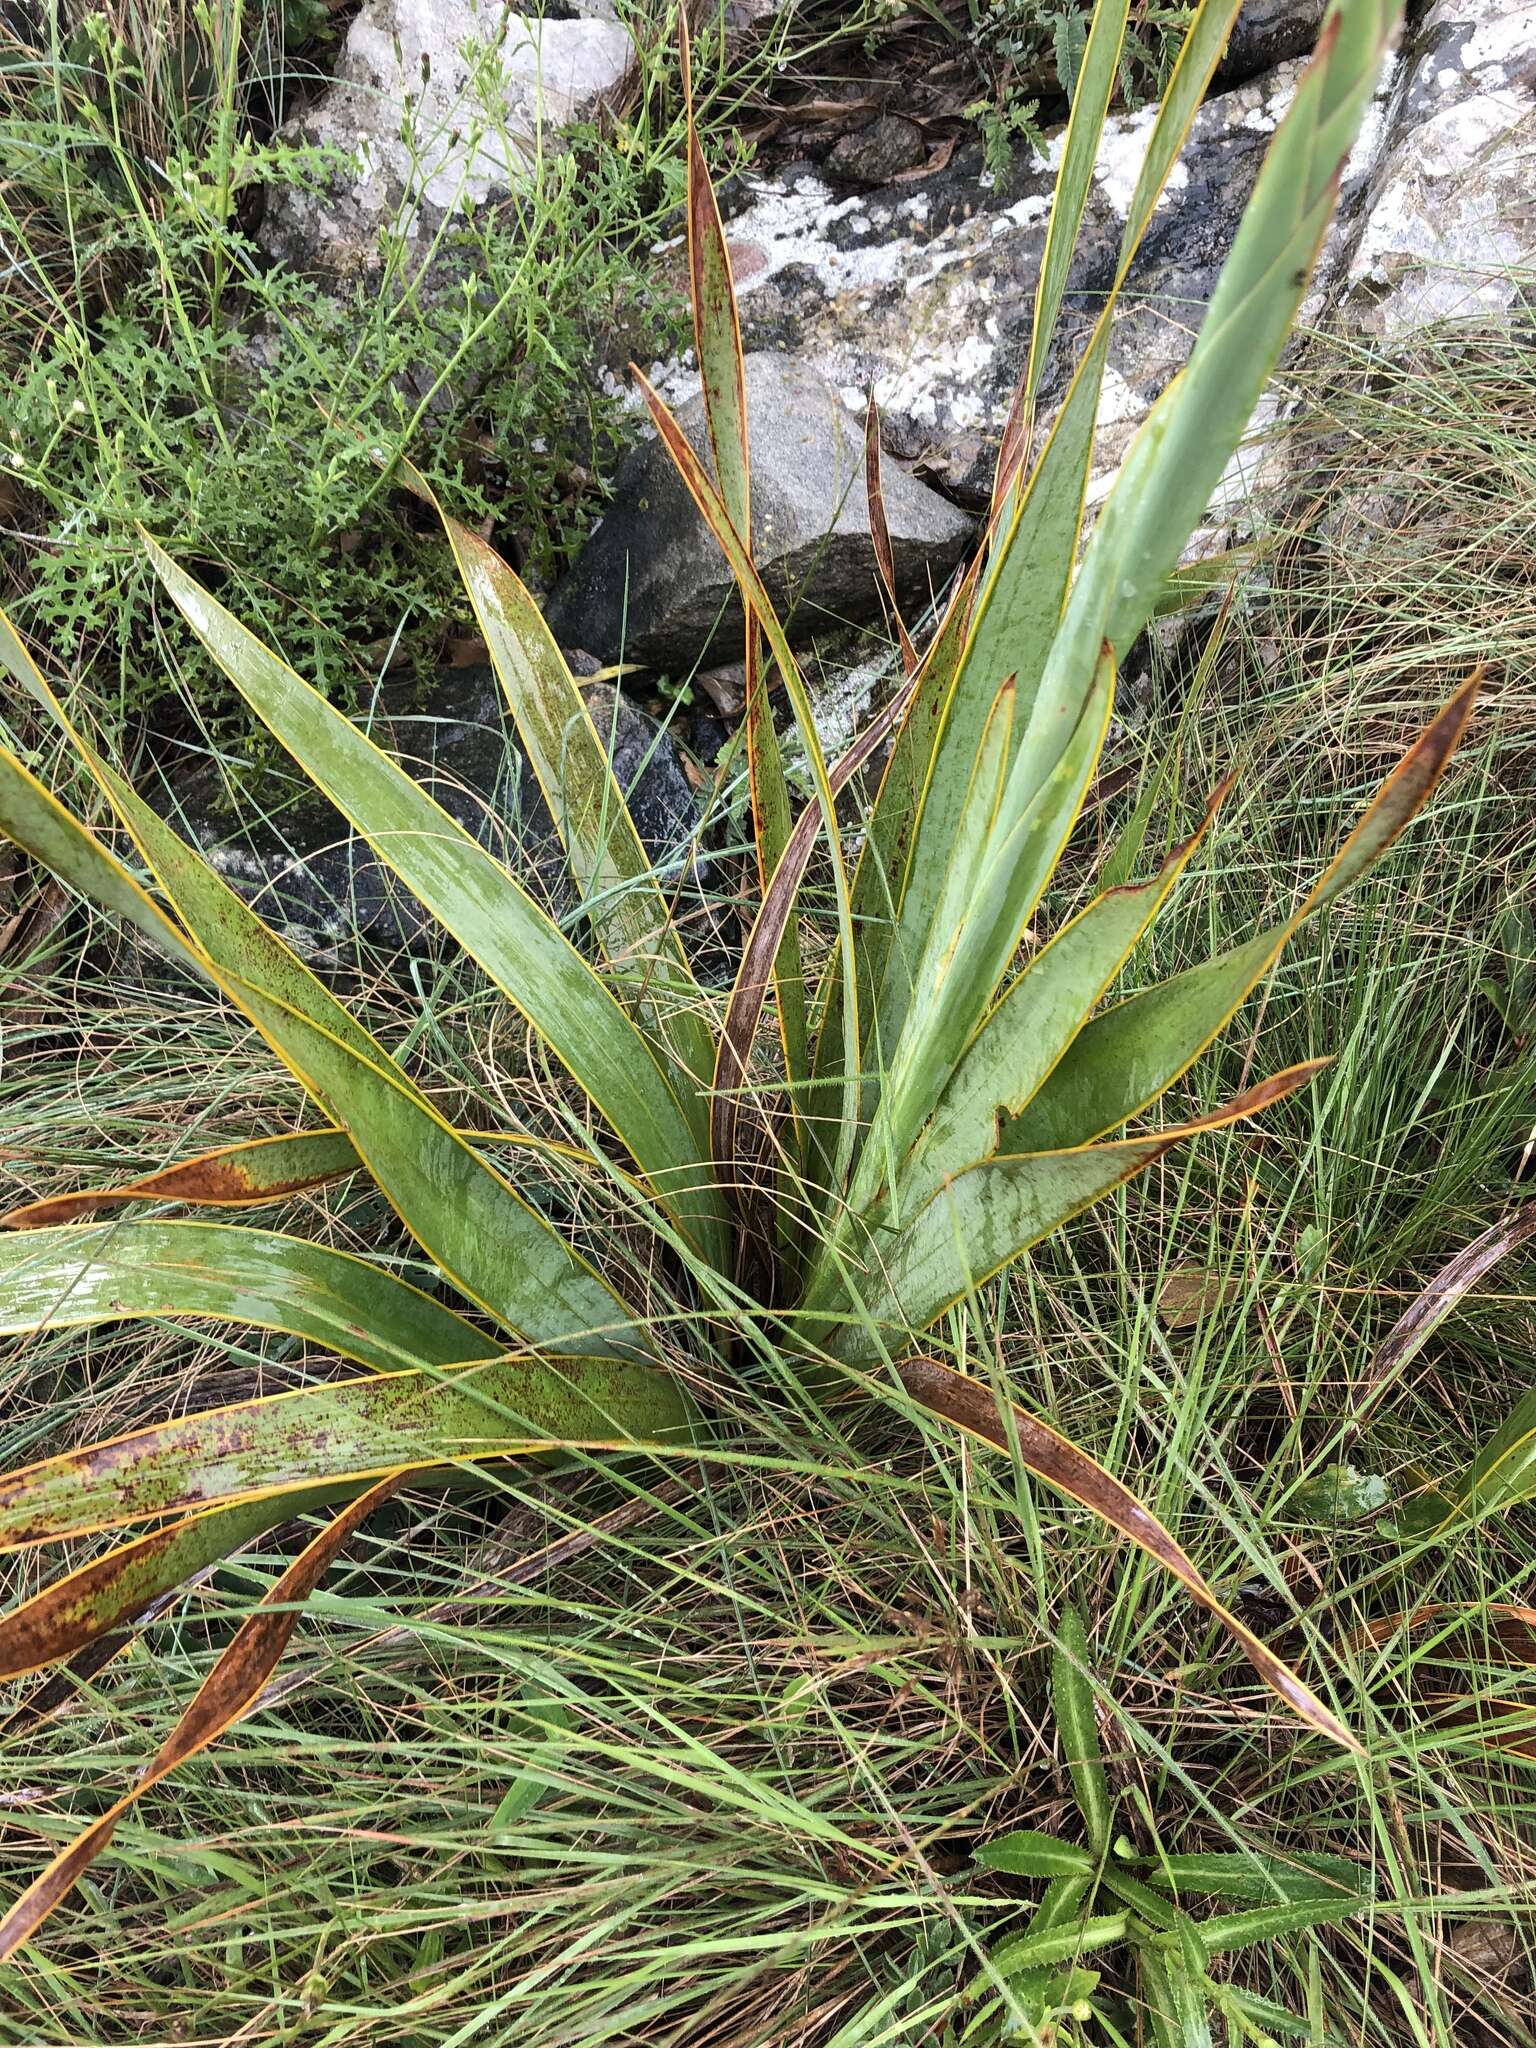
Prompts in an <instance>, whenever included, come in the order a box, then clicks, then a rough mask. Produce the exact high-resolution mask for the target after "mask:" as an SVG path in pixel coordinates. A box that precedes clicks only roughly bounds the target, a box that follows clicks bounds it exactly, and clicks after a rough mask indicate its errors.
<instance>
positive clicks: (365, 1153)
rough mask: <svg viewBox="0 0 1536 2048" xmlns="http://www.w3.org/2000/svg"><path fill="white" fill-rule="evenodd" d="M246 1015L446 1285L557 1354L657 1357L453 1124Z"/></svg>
mask: <svg viewBox="0 0 1536 2048" xmlns="http://www.w3.org/2000/svg"><path fill="white" fill-rule="evenodd" d="M231 988H232V990H233V991H234V992H235V993H236V994H237V995H238V997H239V1000H240V1001H241V1003H242V1006H243V1007H244V1008H245V1009H246V1010H247V1011H248V1012H249V1014H250V1016H251V1017H252V1019H253V1021H254V1022H255V1023H256V1025H257V1027H258V1028H259V1029H260V1030H261V1031H262V1032H263V1034H264V1035H265V1036H266V1037H267V1038H268V1040H269V1041H270V1043H271V1044H273V1045H274V1046H275V1047H277V1048H278V1049H279V1050H280V1051H282V1053H283V1056H284V1058H286V1059H288V1060H289V1061H291V1063H292V1064H293V1065H294V1066H295V1067H296V1068H297V1070H298V1071H299V1072H301V1073H303V1074H306V1075H308V1076H309V1078H310V1080H311V1083H312V1084H313V1086H314V1088H315V1090H316V1092H317V1093H318V1094H319V1096H320V1098H321V1100H322V1101H324V1102H325V1103H326V1105H327V1106H328V1108H329V1109H330V1111H331V1113H332V1115H334V1116H335V1117H336V1119H337V1121H338V1122H339V1123H341V1124H342V1125H343V1126H344V1127H345V1129H346V1131H347V1134H348V1136H349V1137H350V1138H351V1140H352V1143H353V1145H354V1146H355V1148H356V1150H357V1154H358V1157H359V1158H360V1159H361V1160H362V1162H363V1164H364V1165H365V1166H366V1167H367V1169H368V1171H369V1173H370V1174H371V1175H372V1177H373V1178H374V1180H375V1181H376V1182H377V1183H378V1185H379V1188H380V1191H381V1192H382V1193H383V1194H384V1195H385V1197H386V1198H387V1199H388V1201H389V1203H390V1206H391V1207H392V1208H393V1209H394V1210H395V1212H396V1214H397V1215H398V1216H399V1217H400V1220H401V1221H402V1222H403V1223H404V1224H405V1226H406V1228H407V1229H408V1230H409V1231H410V1233H411V1235H412V1236H413V1237H414V1238H415V1239H416V1241H417V1243H418V1244H419V1245H421V1247H422V1249H423V1250H424V1251H425V1252H426V1253H427V1254H428V1256H429V1257H430V1258H432V1259H433V1260H434V1261H435V1262H436V1263H437V1265H438V1266H439V1267H440V1268H441V1269H442V1271H443V1273H444V1275H445V1276H446V1277H447V1278H448V1279H449V1280H450V1281H451V1282H452V1284H453V1285H454V1286H455V1287H457V1288H459V1289H460V1291H461V1292H462V1293H463V1294H465V1295H466V1296H467V1297H468V1298H469V1300H471V1301H473V1302H475V1303H476V1304H477V1305H478V1306H479V1307H480V1308H482V1309H484V1310H485V1311H486V1313H487V1314H488V1315H492V1316H494V1317H496V1319H497V1320H498V1321H499V1322H501V1323H502V1324H504V1325H505V1327H506V1328H507V1329H508V1330H511V1331H513V1332H514V1333H516V1334H517V1335H519V1336H522V1337H526V1338H527V1339H528V1340H529V1341H530V1342H531V1343H534V1344H539V1345H542V1346H544V1347H545V1348H547V1349H549V1350H554V1351H571V1352H584V1351H601V1352H607V1351H612V1350H618V1351H620V1352H623V1353H626V1354H633V1353H634V1352H635V1351H637V1350H643V1351H649V1350H650V1349H651V1348H652V1346H651V1340H650V1338H649V1336H648V1335H647V1334H646V1333H645V1331H644V1330H643V1329H642V1327H641V1326H640V1323H639V1319H638V1318H637V1317H636V1315H635V1313H634V1311H633V1310H631V1309H630V1308H628V1307H627V1306H626V1304H625V1303H624V1302H623V1301H622V1300H621V1299H620V1298H619V1296H618V1295H617V1294H616V1293H615V1292H614V1290H613V1289H612V1288H611V1287H610V1286H609V1285H608V1283H607V1282H606V1281H605V1280H603V1279H602V1278H601V1277H600V1276H599V1274H598V1273H597V1272H596V1271H595V1270H594V1269H593V1268H592V1267H591V1266H590V1265H589V1264H588V1263H587V1261H586V1260H585V1259H584V1258H582V1257H581V1256H580V1255H579V1254H578V1253H577V1252H576V1251H575V1250H574V1249H573V1248H572V1247H571V1246H570V1245H569V1244H567V1243H566V1241H565V1239H564V1238H563V1237H561V1236H560V1234H559V1232H558V1231H556V1230H555V1229H554V1228H553V1226H552V1225H551V1224H550V1223H549V1222H548V1221H547V1219H546V1218H545V1217H543V1216H541V1215H540V1214H539V1212H538V1211H537V1210H536V1209H534V1208H532V1207H531V1206H530V1205H529V1204H528V1203H527V1202H525V1201H524V1200H523V1198H522V1197H521V1196H520V1195H519V1194H518V1193H517V1191H516V1189H515V1188H514V1187H513V1186H512V1185H511V1183H510V1182H509V1181H507V1180H506V1179H504V1178H503V1176H502V1175H501V1174H500V1173H498V1172H497V1171H496V1169H495V1167H494V1166H492V1165H491V1164H490V1162H489V1161H488V1160H486V1159H483V1158H482V1157H481V1156H480V1154H479V1153H478V1152H477V1151H476V1150H475V1148H474V1146H473V1145H472V1144H471V1143H470V1142H469V1141H468V1140H467V1139H466V1138H465V1137H464V1136H463V1135H462V1133H460V1132H459V1131H456V1130H455V1129H454V1128H453V1126H452V1125H451V1124H449V1123H448V1122H447V1121H446V1119H444V1118H443V1117H440V1116H439V1115H438V1114H437V1112H436V1111H435V1110H433V1109H431V1108H430V1107H429V1106H428V1105H426V1104H424V1103H420V1102H418V1101H416V1100H415V1099H414V1098H413V1097H411V1096H409V1095H407V1094H406V1093H405V1091H404V1090H403V1089H402V1088H401V1087H400V1086H399V1084H398V1083H397V1081H396V1079H395V1077H394V1075H393V1073H392V1072H390V1071H389V1070H387V1069H385V1068H381V1067H377V1066H374V1065H373V1064H372V1062H370V1061H368V1060H364V1059H360V1058H359V1057H358V1056H357V1055H356V1054H355V1053H354V1052H353V1051H352V1049H351V1047H350V1046H346V1045H343V1044H342V1043H341V1041H340V1040H339V1039H335V1038H332V1037H331V1036H330V1034H329V1033H328V1032H324V1031H321V1030H320V1029H319V1027H318V1026H317V1025H314V1024H311V1023H310V1022H309V1020H308V1018H307V1017H301V1016H299V1015H298V1014H297V1013H296V1012H294V1011H292V1010H288V1009H286V1008H285V1007H284V1006H283V1005H282V1004H279V1003H275V1002H273V1001H271V1000H270V999H268V998H267V997H265V996H263V995H262V994H261V993H260V992H259V991H258V990H256V989H253V988H252V987H251V986H250V985H249V984H248V983H247V984H245V985H243V986H242V985H240V984H237V983H231Z"/></svg>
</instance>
